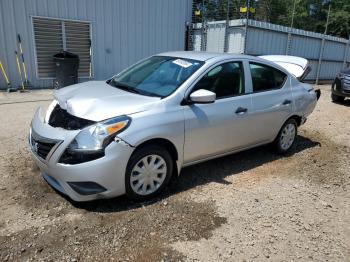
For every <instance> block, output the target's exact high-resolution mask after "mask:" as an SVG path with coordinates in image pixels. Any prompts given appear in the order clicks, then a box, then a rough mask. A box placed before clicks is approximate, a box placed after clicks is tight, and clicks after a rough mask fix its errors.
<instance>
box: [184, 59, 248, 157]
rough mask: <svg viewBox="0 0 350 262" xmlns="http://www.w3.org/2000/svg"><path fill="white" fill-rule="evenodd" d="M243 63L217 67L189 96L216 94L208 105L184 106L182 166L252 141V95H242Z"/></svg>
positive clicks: (243, 82) (243, 80)
mask: <svg viewBox="0 0 350 262" xmlns="http://www.w3.org/2000/svg"><path fill="white" fill-rule="evenodd" d="M243 71H244V70H243V64H242V62H228V63H223V64H220V65H218V66H216V67H214V68H213V69H211V70H210V71H209V72H208V73H206V74H205V75H204V76H203V77H202V78H201V79H200V80H199V81H198V82H197V83H196V84H195V86H194V87H193V89H192V90H191V93H192V92H194V91H196V90H199V89H206V90H209V91H212V92H214V93H216V101H215V103H211V104H193V105H187V106H186V108H185V110H184V112H185V146H184V163H185V164H187V163H190V162H194V161H196V160H200V159H203V158H207V157H210V156H214V155H218V154H222V153H225V152H229V151H231V150H233V149H237V148H242V147H245V146H247V145H248V144H249V143H250V141H251V140H252V139H253V138H252V135H251V132H250V129H251V121H250V114H251V95H250V94H246V92H245V79H244V73H243Z"/></svg>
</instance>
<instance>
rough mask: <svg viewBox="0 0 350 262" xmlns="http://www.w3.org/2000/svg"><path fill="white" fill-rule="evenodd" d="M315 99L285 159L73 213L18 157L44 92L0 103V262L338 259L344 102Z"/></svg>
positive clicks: (343, 208) (342, 235)
mask: <svg viewBox="0 0 350 262" xmlns="http://www.w3.org/2000/svg"><path fill="white" fill-rule="evenodd" d="M321 89H322V96H321V99H320V101H319V103H318V105H317V107H316V109H315V111H314V113H313V114H312V115H311V116H310V118H309V119H308V121H307V123H306V124H305V125H304V126H302V127H301V128H300V130H299V136H298V142H297V145H296V147H295V149H294V150H293V152H292V153H291V154H290V155H288V156H285V157H281V156H278V155H275V154H273V153H271V151H270V150H269V148H268V147H266V146H265V147H259V148H256V149H253V150H249V151H246V152H242V153H239V154H235V155H231V156H227V157H223V158H220V159H217V160H213V161H209V162H206V163H203V164H199V165H196V166H192V167H189V168H186V169H184V170H183V171H182V173H181V176H180V178H179V179H177V180H174V181H172V183H171V185H170V186H169V188H168V189H167V190H166V192H165V193H164V194H162V195H161V196H160V197H159V198H157V199H155V200H154V201H151V202H145V203H134V202H132V201H129V200H127V199H126V198H125V197H119V198H115V199H111V200H101V201H95V202H90V203H84V204H76V203H72V202H71V201H69V200H68V199H66V198H64V197H62V196H61V195H59V194H57V193H56V192H55V191H54V190H53V189H51V188H50V187H49V186H48V185H47V184H46V183H45V182H44V181H43V179H42V178H41V176H40V174H39V170H38V169H37V168H36V166H35V165H34V163H33V161H32V160H31V158H30V155H29V153H28V147H27V142H26V141H27V133H28V127H29V123H30V120H31V117H32V116H33V113H34V111H35V109H36V108H37V107H38V106H44V107H46V106H47V105H48V104H49V100H50V99H51V96H52V95H51V94H52V92H51V91H49V90H43V91H35V92H34V91H33V92H30V93H26V94H20V93H16V94H14V93H11V94H6V93H0V127H1V133H0V142H1V147H0V261H12V260H15V261H56V260H60V261H96V260H100V261H102V260H115V261H267V260H270V261H297V260H299V261H311V260H315V261H350V165H349V164H350V100H347V101H345V102H344V103H343V104H335V103H332V102H331V101H330V91H329V90H330V87H329V86H321Z"/></svg>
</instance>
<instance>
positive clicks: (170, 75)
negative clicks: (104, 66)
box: [109, 56, 203, 97]
mask: <svg viewBox="0 0 350 262" xmlns="http://www.w3.org/2000/svg"><path fill="white" fill-rule="evenodd" d="M202 65H203V62H201V61H197V60H192V59H185V58H177V57H169V56H152V57H150V58H148V59H146V60H144V61H141V62H140V63H138V64H136V65H133V66H131V67H130V68H128V69H127V70H125V71H123V72H121V73H120V74H118V75H117V76H115V77H114V78H112V79H111V80H110V81H109V84H110V85H112V86H115V87H118V88H121V89H124V90H127V91H129V92H134V93H138V94H142V95H148V96H158V97H166V96H168V95H170V94H171V93H173V92H174V91H175V90H176V89H177V88H178V87H179V86H180V85H181V84H182V83H183V82H185V81H186V79H187V78H189V77H190V76H191V75H192V74H193V73H194V72H196V71H197V70H198V68H200V67H201V66H202Z"/></svg>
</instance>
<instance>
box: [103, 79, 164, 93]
mask: <svg viewBox="0 0 350 262" xmlns="http://www.w3.org/2000/svg"><path fill="white" fill-rule="evenodd" d="M108 84H110V85H111V86H114V87H117V88H120V89H122V90H125V91H128V92H131V93H135V94H139V95H145V96H155V97H161V96H160V95H157V94H154V93H150V92H147V91H143V90H140V89H137V88H135V87H132V86H129V85H127V84H124V83H122V82H118V81H115V80H114V79H111V80H110V81H109V82H108Z"/></svg>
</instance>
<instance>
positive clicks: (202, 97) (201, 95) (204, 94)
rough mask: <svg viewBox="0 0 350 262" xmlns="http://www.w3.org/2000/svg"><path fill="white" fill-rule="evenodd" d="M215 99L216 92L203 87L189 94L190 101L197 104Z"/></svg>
mask: <svg viewBox="0 0 350 262" xmlns="http://www.w3.org/2000/svg"><path fill="white" fill-rule="evenodd" d="M215 99H216V94H215V93H213V92H211V91H209V90H205V89H199V90H197V91H194V92H193V93H192V94H191V95H190V101H191V102H193V103H198V104H208V103H214V102H215Z"/></svg>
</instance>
